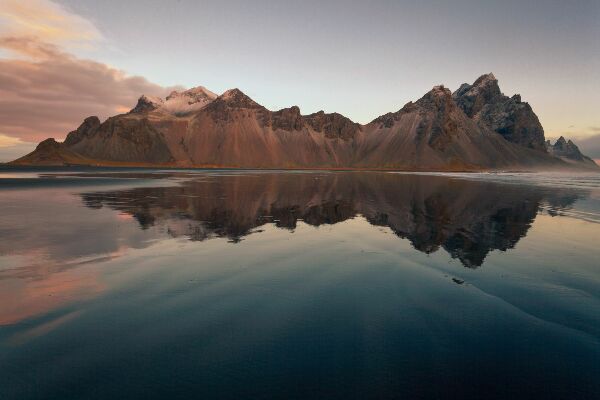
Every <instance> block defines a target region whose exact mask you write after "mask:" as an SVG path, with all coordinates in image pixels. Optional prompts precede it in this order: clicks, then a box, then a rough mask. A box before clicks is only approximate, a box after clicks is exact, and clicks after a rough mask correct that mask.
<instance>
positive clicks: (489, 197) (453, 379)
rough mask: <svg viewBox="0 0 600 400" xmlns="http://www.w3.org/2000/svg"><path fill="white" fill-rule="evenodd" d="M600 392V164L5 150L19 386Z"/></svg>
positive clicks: (61, 395) (521, 394)
mask: <svg viewBox="0 0 600 400" xmlns="http://www.w3.org/2000/svg"><path fill="white" fill-rule="evenodd" d="M599 397H600V175H596V176H565V175H562V176H561V175H537V174H512V175H511V174H454V175H447V174H446V175H443V174H437V175H436V174H420V175H419V174H403V173H390V172H300V171H295V172H282V171H231V170H229V171H227V170H212V171H203V170H195V171H194V170H181V171H161V170H150V169H142V170H132V169H129V170H127V169H104V170H86V169H66V170H62V171H60V170H52V169H19V170H17V169H8V168H4V169H0V399H2V400H6V399H19V400H23V399H155V398H157V399H158V398H169V399H179V398H181V399H189V398H198V399H212V398H214V399H255V398H269V399H272V398H281V399H305V398H309V399H313V398H320V399H349V398H356V399H366V398H377V399H384V398H405V399H415V398H424V399H428V398H436V399H437V398H440V399H447V398H461V399H481V398H484V399H493V398H510V399H521V398H523V399H532V398H543V399H592V398H599Z"/></svg>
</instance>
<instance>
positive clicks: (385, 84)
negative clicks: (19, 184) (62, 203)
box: [0, 0, 600, 161]
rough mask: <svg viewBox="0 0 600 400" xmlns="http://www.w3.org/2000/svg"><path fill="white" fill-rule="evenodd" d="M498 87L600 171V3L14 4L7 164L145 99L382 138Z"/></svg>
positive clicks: (0, 70) (9, 17) (4, 103)
mask: <svg viewBox="0 0 600 400" xmlns="http://www.w3.org/2000/svg"><path fill="white" fill-rule="evenodd" d="M489 72H493V73H494V75H495V76H496V77H497V78H498V80H499V83H500V88H501V89H502V91H503V92H504V93H505V94H507V95H509V96H511V95H513V94H515V93H519V94H521V96H522V98H523V100H524V101H527V102H529V103H530V104H531V105H532V107H533V109H534V111H535V112H536V113H537V115H538V117H539V118H540V121H541V122H542V125H543V126H544V128H545V132H546V136H547V137H548V138H557V137H558V136H560V135H564V136H566V137H568V138H573V139H574V140H575V141H576V143H579V144H580V146H581V147H582V149H583V150H584V151H588V150H589V151H588V153H590V152H593V154H590V155H591V156H593V157H595V158H600V112H599V111H598V110H599V108H600V1H598V0H572V1H564V0H563V1H554V0H546V1H542V0H538V1H528V0H521V1H514V0H505V1H502V2H500V1H481V0H455V1H452V2H449V1H418V2H415V1H368V2H367V1H364V2H351V1H326V0H322V1H312V0H305V1H291V0H279V1H271V2H267V1H261V0H255V1H227V0H222V1H186V0H179V1H177V0H173V1H164V0H161V1H153V0H146V1H133V0H130V1H111V0H103V1H97V0H93V1H92V0H56V1H51V0H0V161H7V160H10V159H13V158H16V157H18V156H20V155H23V154H24V153H26V152H27V151H29V150H31V149H32V148H33V147H34V146H35V143H37V142H39V141H40V140H42V139H44V138H47V137H55V138H57V139H61V140H62V139H64V137H65V136H66V134H67V133H68V132H69V131H71V130H73V129H75V128H76V127H77V126H78V125H79V124H80V122H81V121H82V120H83V119H84V118H85V117H87V116H90V115H98V116H99V117H100V118H101V119H105V118H107V117H108V116H111V115H114V114H117V113H122V112H126V111H127V110H129V109H130V108H132V107H133V106H134V105H135V102H136V100H137V98H138V97H139V96H140V95H141V94H147V95H158V96H165V95H166V94H168V93H169V92H170V91H171V90H173V89H180V88H189V87H193V86H198V85H202V86H205V87H207V88H208V89H210V90H212V91H213V92H216V93H222V92H223V91H225V90H227V89H230V88H234V87H237V88H239V89H241V90H242V91H243V92H245V93H246V94H247V95H249V96H250V97H252V98H253V99H254V100H256V101H257V102H259V103H260V104H262V105H264V106H266V107H267V108H269V109H272V110H276V109H281V108H284V107H289V106H291V105H298V106H299V107H300V109H301V111H302V113H304V114H308V113H312V112H315V111H318V110H321V109H323V110H325V111H327V112H334V111H335V112H339V113H341V114H344V115H346V116H347V117H349V118H351V119H352V120H354V121H356V122H361V123H367V122H369V121H371V120H372V119H374V118H376V117H377V116H379V115H381V114H384V113H386V112H389V111H396V110H398V109H400V108H401V107H402V106H403V105H404V104H405V103H407V102H408V101H411V100H412V101H414V100H416V99H418V98H420V97H421V96H422V95H423V94H425V93H426V92H427V91H428V90H430V89H431V88H432V87H433V86H435V85H438V84H444V85H446V86H447V87H449V88H450V89H452V90H454V89H456V88H458V86H459V85H460V84H461V83H464V82H469V83H472V82H473V81H474V80H475V79H476V78H477V77H478V76H480V75H481V74H484V73H489Z"/></svg>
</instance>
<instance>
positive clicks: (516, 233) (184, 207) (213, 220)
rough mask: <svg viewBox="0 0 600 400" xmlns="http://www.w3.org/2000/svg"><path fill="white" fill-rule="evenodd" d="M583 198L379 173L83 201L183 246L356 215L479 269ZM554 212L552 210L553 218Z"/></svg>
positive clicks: (252, 179) (217, 182) (199, 184)
mask: <svg viewBox="0 0 600 400" xmlns="http://www.w3.org/2000/svg"><path fill="white" fill-rule="evenodd" d="M584 195H585V193H583V192H582V193H579V194H578V193H575V195H574V192H573V191H570V192H568V193H567V192H565V193H563V192H562V191H560V190H558V191H557V190H544V189H539V188H529V189H528V188H524V187H522V186H517V185H500V184H495V183H490V182H472V181H461V180H449V179H447V178H442V177H435V176H418V175H398V174H387V173H324V174H319V175H318V176H315V174H265V173H263V174H257V175H252V176H239V175H229V176H227V175H226V176H218V177H212V178H209V179H206V178H203V179H202V180H197V181H196V180H189V181H187V182H185V183H183V184H182V185H181V186H174V187H173V186H172V187H158V188H136V189H130V190H126V191H111V192H94V193H87V194H83V195H82V200H83V202H84V203H85V204H86V205H87V206H88V207H91V208H99V207H109V208H111V209H115V210H118V211H120V212H123V213H127V214H130V215H132V216H133V217H134V218H136V219H137V221H138V222H139V224H140V228H141V229H148V228H150V227H152V226H159V227H161V230H162V231H167V232H169V234H171V235H172V236H184V237H188V238H189V239H190V240H207V239H210V238H214V237H225V238H228V239H229V240H230V241H232V242H239V241H240V240H243V238H244V237H245V236H247V235H250V234H253V233H255V232H256V230H257V228H259V227H260V226H262V225H264V224H267V223H273V224H275V225H276V226H277V227H279V228H282V229H289V230H294V229H295V228H296V227H297V224H298V223H299V221H303V222H304V223H306V224H308V225H312V226H320V225H324V224H330V225H331V224H336V223H339V222H342V221H346V220H348V219H351V218H356V217H358V216H362V217H364V218H365V219H366V221H368V222H369V223H370V224H372V225H375V226H382V227H386V228H389V229H390V230H391V231H392V232H393V233H394V234H395V235H397V236H398V237H400V238H405V239H408V240H409V241H410V242H411V244H412V245H413V246H414V248H416V249H417V250H419V251H422V252H425V253H433V252H436V251H438V250H439V249H444V250H446V251H447V252H448V253H449V254H450V255H451V256H452V257H454V258H457V259H459V260H460V261H461V263H462V264H463V265H464V266H465V267H469V268H475V267H479V266H481V265H482V264H483V263H484V260H485V258H486V256H487V254H488V253H489V252H490V251H494V250H502V251H505V250H508V249H511V248H513V247H514V246H515V245H516V243H517V242H518V241H519V240H520V239H521V238H522V237H524V236H525V235H526V234H527V231H528V229H529V227H530V226H531V224H532V222H533V220H534V219H535V217H536V215H537V214H538V212H539V209H540V207H542V206H546V207H552V208H553V209H556V208H557V206H556V205H557V204H560V209H562V208H565V207H568V206H569V205H570V204H572V203H573V202H574V201H575V200H577V198H579V196H584ZM557 212H559V211H557Z"/></svg>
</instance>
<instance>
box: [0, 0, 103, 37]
mask: <svg viewBox="0 0 600 400" xmlns="http://www.w3.org/2000/svg"><path fill="white" fill-rule="evenodd" d="M0 35H2V36H35V37H40V38H43V40H44V41H45V42H48V43H54V44H61V45H75V46H81V45H84V46H85V45H89V44H90V43H91V42H95V41H99V40H101V39H102V34H101V33H100V32H99V31H98V29H96V27H95V26H94V25H93V24H92V23H91V22H89V21H88V20H86V19H85V18H82V17H80V16H79V15H76V14H73V13H70V12H69V11H68V10H67V9H65V8H64V7H62V6H60V5H58V4H56V3H53V2H52V1H49V0H27V1H23V0H2V2H1V3H0Z"/></svg>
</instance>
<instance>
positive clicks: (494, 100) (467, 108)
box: [453, 74, 546, 151]
mask: <svg viewBox="0 0 600 400" xmlns="http://www.w3.org/2000/svg"><path fill="white" fill-rule="evenodd" d="M453 97H454V100H455V101H456V104H458V106H459V107H460V108H461V109H462V110H463V111H464V112H465V114H466V115H467V116H468V117H469V118H473V119H474V120H476V121H477V122H478V123H479V124H480V125H481V126H485V127H487V128H489V129H491V130H493V131H494V132H497V133H499V134H500V135H502V136H503V137H504V138H505V139H506V140H508V141H509V142H512V143H516V144H518V145H521V146H524V147H527V148H530V149H534V150H539V151H545V148H546V147H545V144H544V141H545V138H544V128H542V125H541V124H540V121H539V120H538V117H537V115H535V113H534V112H533V110H532V109H531V106H530V105H529V104H528V103H524V102H522V101H521V96H519V95H514V96H513V97H508V96H505V95H504V94H502V92H501V91H500V87H499V86H498V80H497V79H496V77H494V75H493V74H487V75H482V76H481V77H479V78H478V79H477V80H476V81H475V82H474V83H473V84H472V85H469V84H466V83H464V84H462V85H461V87H460V88H459V89H458V90H457V91H455V92H454V94H453Z"/></svg>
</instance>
